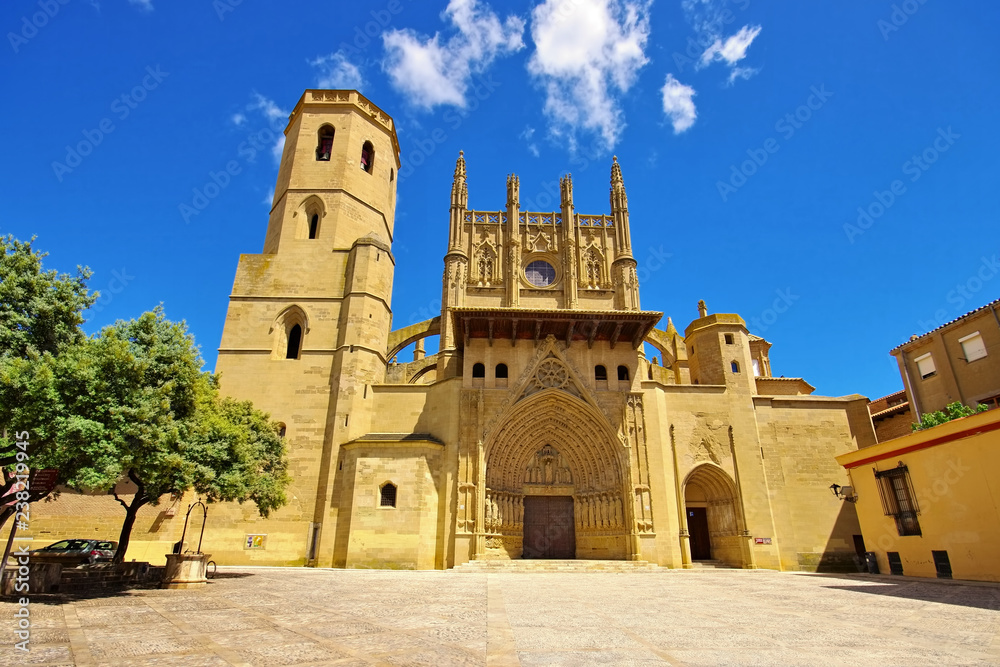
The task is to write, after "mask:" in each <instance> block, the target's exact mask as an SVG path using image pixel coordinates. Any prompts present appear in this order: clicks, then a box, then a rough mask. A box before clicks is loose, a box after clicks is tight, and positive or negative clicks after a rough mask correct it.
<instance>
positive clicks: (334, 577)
mask: <svg viewBox="0 0 1000 667" xmlns="http://www.w3.org/2000/svg"><path fill="white" fill-rule="evenodd" d="M15 609H16V607H15V606H14V605H13V604H12V603H9V602H3V603H0V637H2V638H4V640H3V642H2V643H0V666H6V665H44V666H46V667H52V666H54V665H77V666H80V667H95V666H98V665H108V666H109V667H111V666H114V667H118V666H124V665H129V666H130V667H131V666H136V665H138V666H148V667H175V666H191V667H216V666H222V665H239V666H241V667H245V666H248V665H290V666H295V667H305V666H307V665H332V666H335V667H362V666H365V667H368V666H372V665H378V666H387V665H393V666H401V667H405V666H414V667H416V666H433V667H442V666H451V665H454V666H456V667H465V666H467V665H468V666H473V665H490V666H491V667H501V666H503V667H507V666H514V665H523V666H525V667H542V666H544V667H589V666H590V665H595V666H596V665H600V666H602V667H604V666H605V665H622V666H627V665H636V666H643V667H644V666H647V665H683V666H688V667H696V666H701V665H706V666H707V665H748V666H749V665H768V666H770V665H810V666H811V665H817V664H832V663H836V664H851V665H879V666H880V667H881V666H887V665H905V666H907V667H911V666H919V665H998V664H1000V586H995V585H982V584H965V583H961V582H937V581H934V580H915V579H912V578H891V579H890V578H885V577H868V576H865V575H842V576H832V575H808V574H790V573H779V572H769V571H755V572H747V571H739V570H718V571H712V572H698V573H691V572H684V571H669V572H665V573H664V572H661V573H649V572H635V573H602V572H596V573H595V572H551V573H542V572H530V573H529V572H497V573H495V572H487V573H468V572H466V573H455V572H388V571H373V570H351V571H344V570H314V569H305V568H302V569H298V568H293V569H278V568H239V569H237V568H224V569H222V570H220V576H219V577H218V578H216V579H215V580H213V581H212V582H211V583H210V584H209V585H208V586H206V587H205V588H202V589H198V590H178V591H161V590H155V589H149V590H133V591H130V592H125V593H120V594H109V595H108V596H107V597H94V598H90V599H77V598H72V597H68V596H62V597H60V596H36V597H35V598H34V599H33V600H32V604H31V605H30V609H31V613H32V623H33V627H32V640H31V651H30V652H29V653H23V652H21V651H17V650H16V649H15V648H14V647H13V644H14V641H15V639H14V635H13V632H14V629H15V621H14V617H13V614H14V611H15ZM5 624H6V629H5Z"/></svg>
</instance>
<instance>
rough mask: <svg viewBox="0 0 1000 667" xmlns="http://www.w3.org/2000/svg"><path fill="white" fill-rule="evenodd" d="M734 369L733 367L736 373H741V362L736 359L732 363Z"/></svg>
mask: <svg viewBox="0 0 1000 667" xmlns="http://www.w3.org/2000/svg"><path fill="white" fill-rule="evenodd" d="M732 369H733V372H734V373H739V372H740V365H739V363H738V362H735V361H734V362H733V363H732Z"/></svg>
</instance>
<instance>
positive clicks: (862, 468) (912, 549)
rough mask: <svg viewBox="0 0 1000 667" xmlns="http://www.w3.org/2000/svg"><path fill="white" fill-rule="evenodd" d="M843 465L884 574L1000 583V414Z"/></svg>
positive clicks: (880, 448)
mask: <svg viewBox="0 0 1000 667" xmlns="http://www.w3.org/2000/svg"><path fill="white" fill-rule="evenodd" d="M837 461H838V462H839V463H840V464H841V465H842V466H844V468H846V469H847V471H848V472H849V473H850V477H851V480H852V484H853V489H854V496H853V498H852V499H853V500H854V501H855V503H856V506H857V509H858V514H859V516H860V519H861V529H862V534H863V535H864V538H865V544H866V546H867V548H868V549H869V550H871V551H872V552H874V553H875V554H876V558H877V560H878V566H879V571H880V572H882V573H883V574H887V573H892V574H904V575H912V576H917V577H941V578H949V579H950V578H952V577H954V578H955V579H974V580H980V581H1000V506H998V504H997V498H1000V410H991V411H989V412H984V413H982V414H978V415H973V416H971V417H966V418H964V419H956V420H954V421H951V422H947V423H945V424H941V425H940V426H936V427H934V428H930V429H927V430H923V431H917V432H916V433H913V434H912V435H908V436H904V437H902V438H896V439H894V440H889V441H888V442H884V443H881V444H879V445H877V446H875V447H870V448H867V449H864V450H862V451H857V452H850V453H847V454H842V455H841V456H838V457H837Z"/></svg>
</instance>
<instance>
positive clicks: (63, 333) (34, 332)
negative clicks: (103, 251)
mask: <svg viewBox="0 0 1000 667" xmlns="http://www.w3.org/2000/svg"><path fill="white" fill-rule="evenodd" d="M33 241H34V239H32V240H31V241H26V242H25V241H19V240H17V239H15V238H14V237H13V236H4V237H0V471H2V472H3V474H2V475H0V476H2V479H0V494H3V495H6V494H7V493H9V492H10V491H11V488H12V487H13V486H14V485H15V484H16V483H17V482H18V480H17V478H16V477H15V476H14V475H13V473H14V472H24V471H25V470H26V469H30V470H38V469H41V468H45V467H51V466H52V465H53V460H52V457H51V456H50V455H51V453H52V452H51V451H48V450H47V449H46V448H45V447H44V446H40V444H41V443H45V442H47V438H46V437H45V434H44V433H43V434H42V436H41V438H39V437H37V436H38V435H39V433H38V432H37V431H38V430H39V429H40V430H42V431H44V430H46V429H48V428H49V426H50V424H51V422H49V421H48V419H49V418H50V417H51V416H52V414H53V413H52V410H51V408H52V407H53V404H52V403H51V400H52V398H53V396H52V395H51V394H50V393H49V392H51V391H52V388H53V378H52V375H51V367H52V362H53V358H52V355H58V354H59V353H60V352H62V351H64V350H66V349H68V348H70V347H72V346H74V345H77V344H79V343H81V342H82V341H83V340H84V339H85V336H84V334H83V332H82V331H81V329H80V325H81V324H82V323H83V321H84V318H83V311H85V310H86V309H87V308H89V307H90V306H92V305H93V304H94V302H95V300H96V299H97V297H98V294H97V293H96V292H90V291H89V290H88V288H87V280H89V279H90V276H91V272H90V269H88V268H86V267H77V270H76V274H75V275H70V274H65V273H63V274H60V273H58V272H56V271H52V270H49V271H47V270H45V269H44V268H43V266H42V260H43V259H44V258H45V257H46V256H47V254H46V253H42V252H38V251H37V250H35V249H34V248H33V246H32V243H33ZM25 431H27V432H28V434H29V436H30V437H29V440H28V442H29V445H28V448H27V452H26V454H27V455H28V460H27V461H22V462H20V463H21V465H20V466H18V465H17V464H18V463H19V462H18V461H17V454H18V449H17V447H16V442H17V439H16V437H15V435H16V434H17V433H22V432H25ZM29 491H30V493H29V501H30V502H34V501H37V500H40V499H41V498H43V497H45V496H46V495H48V493H47V492H43V491H39V490H38V489H30V490H29ZM14 510H15V508H14V506H13V505H11V506H8V507H3V508H0V526H3V525H4V524H5V523H6V521H7V519H9V518H10V516H11V515H13V514H14Z"/></svg>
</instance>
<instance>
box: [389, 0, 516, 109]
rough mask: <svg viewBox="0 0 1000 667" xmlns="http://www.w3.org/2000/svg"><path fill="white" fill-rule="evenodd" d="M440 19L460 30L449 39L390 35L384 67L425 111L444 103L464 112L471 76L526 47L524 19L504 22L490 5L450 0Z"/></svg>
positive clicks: (401, 32) (437, 35) (438, 35)
mask: <svg viewBox="0 0 1000 667" xmlns="http://www.w3.org/2000/svg"><path fill="white" fill-rule="evenodd" d="M441 18H442V20H445V21H448V22H450V23H451V24H452V26H453V27H454V28H455V29H456V30H457V33H456V34H454V35H452V36H451V37H449V38H448V39H447V40H443V39H442V37H441V33H435V34H434V36H433V37H430V38H425V37H421V36H419V35H417V34H416V33H415V32H413V31H412V30H393V31H390V32H386V33H385V34H384V35H383V36H382V42H383V44H384V45H385V50H386V59H385V61H384V63H383V65H382V67H383V69H384V70H385V71H386V73H387V74H388V75H389V79H390V81H391V83H392V85H393V87H394V88H396V89H397V90H398V91H399V92H401V93H403V94H404V95H405V96H406V97H407V98H409V101H410V102H411V103H412V104H414V105H416V106H418V107H422V108H425V109H433V108H434V107H436V106H438V105H444V104H449V105H452V106H457V107H461V108H464V107H465V104H466V91H467V89H468V87H469V80H470V79H471V78H472V75H473V74H477V73H480V72H483V71H485V70H486V69H487V68H488V67H489V66H490V65H491V64H492V63H493V61H494V60H495V59H496V58H498V57H500V56H503V55H507V54H509V53H513V52H515V51H519V50H520V49H522V48H524V41H523V40H522V36H523V34H524V20H523V19H521V18H519V17H517V16H508V17H507V18H506V19H504V21H503V22H501V21H500V18H499V17H498V16H497V15H496V13H494V11H493V10H492V8H490V6H489V5H480V4H479V2H478V0H451V1H450V2H449V3H448V6H447V7H446V8H445V10H444V12H443V13H442V15H441Z"/></svg>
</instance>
